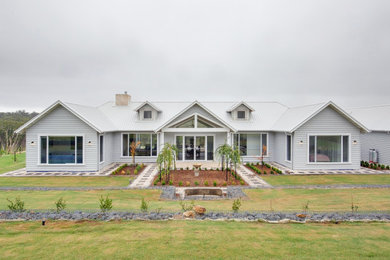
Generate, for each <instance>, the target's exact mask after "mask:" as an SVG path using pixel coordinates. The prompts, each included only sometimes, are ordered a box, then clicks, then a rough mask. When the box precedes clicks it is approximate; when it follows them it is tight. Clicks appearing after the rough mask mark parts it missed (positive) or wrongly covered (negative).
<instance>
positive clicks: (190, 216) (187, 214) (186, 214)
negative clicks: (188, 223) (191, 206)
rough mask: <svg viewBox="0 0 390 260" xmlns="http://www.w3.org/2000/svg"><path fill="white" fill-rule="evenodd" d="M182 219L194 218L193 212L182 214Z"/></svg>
mask: <svg viewBox="0 0 390 260" xmlns="http://www.w3.org/2000/svg"><path fill="white" fill-rule="evenodd" d="M183 217H185V218H195V211H193V210H190V211H186V212H184V213H183Z"/></svg>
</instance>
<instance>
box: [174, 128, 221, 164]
mask: <svg viewBox="0 0 390 260" xmlns="http://www.w3.org/2000/svg"><path fill="white" fill-rule="evenodd" d="M177 136H182V137H183V144H182V146H183V148H182V155H183V159H182V160H179V159H178V160H177V161H178V162H207V161H215V151H216V150H217V149H216V135H215V134H197V133H195V134H180V133H177V134H175V135H174V137H173V138H174V140H173V143H174V144H175V145H176V147H177V144H176V137H177ZM197 136H202V137H205V159H204V160H196V154H195V149H194V159H193V160H185V146H184V144H185V137H194V145H195V144H196V137H197ZM207 136H212V137H213V146H214V147H213V160H208V158H207Z"/></svg>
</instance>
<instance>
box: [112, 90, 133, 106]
mask: <svg viewBox="0 0 390 260" xmlns="http://www.w3.org/2000/svg"><path fill="white" fill-rule="evenodd" d="M130 99H131V96H130V95H128V94H127V91H125V93H124V94H116V95H115V105H116V106H128V105H129V103H130Z"/></svg>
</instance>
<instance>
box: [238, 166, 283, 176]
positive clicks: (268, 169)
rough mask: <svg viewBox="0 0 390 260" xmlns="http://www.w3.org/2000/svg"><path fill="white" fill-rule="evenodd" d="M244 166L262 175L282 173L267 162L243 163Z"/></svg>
mask: <svg viewBox="0 0 390 260" xmlns="http://www.w3.org/2000/svg"><path fill="white" fill-rule="evenodd" d="M245 167H246V168H248V169H250V170H251V171H253V172H255V173H257V174H264V175H278V174H283V172H282V171H281V170H279V169H278V168H276V167H273V166H271V165H269V164H267V163H264V164H260V163H256V164H254V163H247V164H245Z"/></svg>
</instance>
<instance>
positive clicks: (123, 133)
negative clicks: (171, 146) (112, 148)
mask: <svg viewBox="0 0 390 260" xmlns="http://www.w3.org/2000/svg"><path fill="white" fill-rule="evenodd" d="M131 134H135V135H136V136H137V135H138V134H149V135H150V144H151V146H150V155H149V156H139V155H136V156H135V157H137V158H153V157H157V155H158V152H159V150H158V134H157V133H150V132H147V133H143V132H122V133H121V150H120V155H121V156H120V157H121V158H130V157H131V153H130V144H129V141H130V135H131ZM154 134H155V135H156V138H157V144H156V145H157V154H156V155H152V154H153V149H152V146H153V135H154ZM123 135H127V144H128V146H129V155H128V156H126V155H123Z"/></svg>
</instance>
